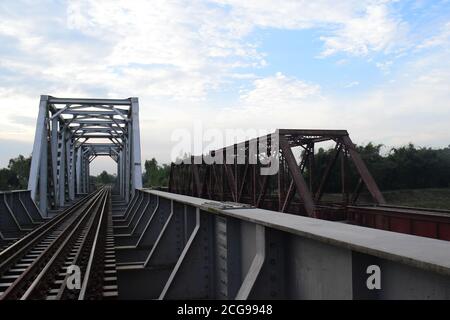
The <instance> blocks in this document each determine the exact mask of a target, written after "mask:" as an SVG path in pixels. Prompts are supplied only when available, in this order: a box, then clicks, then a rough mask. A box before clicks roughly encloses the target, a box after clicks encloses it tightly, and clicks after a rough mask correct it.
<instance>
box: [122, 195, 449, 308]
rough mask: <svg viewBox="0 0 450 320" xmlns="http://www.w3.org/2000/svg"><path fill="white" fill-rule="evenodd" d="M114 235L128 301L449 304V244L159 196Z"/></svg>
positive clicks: (135, 202) (133, 204) (138, 198)
mask: <svg viewBox="0 0 450 320" xmlns="http://www.w3.org/2000/svg"><path fill="white" fill-rule="evenodd" d="M147 210H148V211H147ZM115 225H116V228H115V241H116V253H117V261H118V281H119V287H120V288H121V290H120V292H119V294H120V295H121V297H120V298H124V299H131V298H140V299H196V298H199V299H200V298H201V299H260V298H261V299H280V298H284V299H450V250H449V243H448V241H442V240H435V239H430V238H423V237H418V236H412V235H407V234H399V233H394V232H389V231H384V230H377V229H370V228H365V227H360V226H355V225H348V224H344V223H340V222H331V221H326V220H319V219H314V218H309V217H302V216H297V215H291V214H285V213H280V212H274V211H268V210H262V209H257V208H252V207H248V206H239V205H237V206H236V205H233V206H231V205H230V204H225V203H221V202H217V201H211V200H207V199H200V198H195V197H190V196H184V195H178V194H173V193H168V192H163V191H156V190H139V191H138V192H137V194H136V195H135V196H134V197H133V199H132V200H131V201H130V204H129V207H128V208H127V210H126V211H125V213H124V215H123V216H122V217H116V221H115ZM119 225H122V227H118V226H119ZM121 231H124V232H121ZM370 265H377V266H379V267H380V269H381V289H380V290H369V289H368V288H367V285H366V281H367V279H368V277H369V275H368V274H367V267H368V266H370Z"/></svg>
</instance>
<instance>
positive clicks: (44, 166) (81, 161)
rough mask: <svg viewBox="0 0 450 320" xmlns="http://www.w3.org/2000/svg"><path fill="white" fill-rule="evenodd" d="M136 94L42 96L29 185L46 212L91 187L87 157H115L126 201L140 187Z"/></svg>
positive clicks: (89, 158)
mask: <svg viewBox="0 0 450 320" xmlns="http://www.w3.org/2000/svg"><path fill="white" fill-rule="evenodd" d="M139 131H140V130H139V102H138V98H128V99H66V98H55V97H51V96H47V95H43V96H41V100H40V104H39V115H38V119H37V125H36V133H35V139H34V145H33V154H32V162H31V169H30V179H29V183H28V189H29V190H30V191H31V197H32V198H33V200H35V201H36V202H37V203H39V208H40V209H41V211H42V212H44V213H45V212H47V209H53V208H57V207H61V206H64V205H66V204H67V202H68V201H71V200H73V199H75V196H76V194H83V193H88V192H89V191H91V190H90V189H91V186H90V183H89V175H90V172H89V163H90V162H91V161H92V160H93V159H95V158H96V157H98V156H109V157H111V158H112V159H113V160H114V161H115V162H117V186H116V187H117V189H118V192H119V194H120V195H121V196H122V197H123V198H124V199H125V200H126V201H127V202H128V201H129V199H130V197H131V196H133V194H134V192H135V189H138V188H142V170H141V147H140V132H139Z"/></svg>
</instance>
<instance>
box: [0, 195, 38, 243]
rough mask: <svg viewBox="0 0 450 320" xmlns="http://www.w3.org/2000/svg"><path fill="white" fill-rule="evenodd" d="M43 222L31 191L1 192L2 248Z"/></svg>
mask: <svg viewBox="0 0 450 320" xmlns="http://www.w3.org/2000/svg"><path fill="white" fill-rule="evenodd" d="M43 221H44V219H43V217H42V215H41V212H40V211H39V209H38V208H37V206H36V204H35V203H34V201H33V200H32V199H31V195H30V191H29V190H15V191H2V192H0V248H1V247H3V246H4V245H6V244H8V243H10V242H11V241H12V240H15V239H17V238H19V237H21V236H23V235H24V234H25V233H27V232H28V231H30V230H32V229H33V228H34V227H36V226H38V225H39V224H41V223H42V222H43Z"/></svg>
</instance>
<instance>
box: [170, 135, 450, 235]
mask: <svg viewBox="0 0 450 320" xmlns="http://www.w3.org/2000/svg"><path fill="white" fill-rule="evenodd" d="M276 133H278V138H279V148H278V149H279V150H271V148H270V146H271V135H268V136H262V137H258V138H255V139H252V140H248V141H244V142H241V143H238V144H235V145H232V146H228V147H226V148H222V149H219V150H215V151H211V152H210V154H209V155H210V156H216V155H218V154H222V156H223V159H224V161H225V159H227V154H226V153H227V152H229V151H230V150H232V151H234V156H232V157H230V156H228V161H227V163H224V164H220V163H216V162H213V163H211V162H207V161H205V159H204V158H202V157H200V161H199V157H191V159H190V160H191V161H190V163H181V164H174V163H172V165H171V172H170V180H169V192H173V193H178V194H184V195H190V196H195V197H201V198H207V199H212V200H218V201H233V202H240V203H246V204H250V205H252V206H254V207H257V208H263V209H268V210H274V211H280V212H286V213H292V214H297V215H302V216H309V217H315V218H319V219H326V220H333V221H343V222H346V223H351V224H357V225H361V226H367V227H372V228H377V229H383V230H391V231H395V232H401V233H408V234H415V235H420V236H425V237H431V238H437V239H443V240H450V238H449V237H450V231H449V224H450V211H446V210H441V211H440V212H436V211H433V210H428V209H420V208H408V209H407V210H406V209H404V208H399V207H396V206H389V205H387V204H386V201H385V199H384V197H383V195H382V193H381V191H380V189H379V188H378V186H377V184H376V182H375V179H374V178H373V176H372V175H371V173H370V171H369V169H368V168H367V166H366V164H365V163H364V161H363V159H362V157H361V155H360V154H358V152H357V149H356V147H355V145H354V144H353V142H352V140H351V139H350V136H349V134H348V132H347V131H346V130H302V129H278V130H277V131H276ZM261 139H265V140H267V145H268V146H269V148H268V149H267V150H265V151H264V150H259V148H252V147H251V144H252V143H253V142H256V143H259V142H260V140H261ZM320 143H328V146H329V145H330V144H334V153H333V154H332V157H331V158H330V160H329V162H328V163H327V164H326V166H325V168H319V167H318V164H317V161H316V159H315V155H316V151H317V148H318V145H319V144H320ZM274 145H275V144H274ZM258 146H259V144H258ZM319 146H320V145H319ZM275 151H277V152H278V155H277V159H278V160H279V170H278V171H277V172H276V173H275V174H274V175H262V174H261V168H264V167H266V165H265V164H263V163H261V161H260V159H261V158H264V157H266V158H267V157H269V156H270V153H271V152H275ZM239 154H240V155H244V159H242V158H241V159H239V160H238V157H237V155H239ZM255 158H256V159H257V161H256V163H254V162H253V163H252V161H251V160H252V159H255ZM229 159H232V161H231V163H230V161H229ZM194 160H196V162H195V161H194ZM339 162H340V164H339ZM332 174H334V175H337V176H338V177H340V189H341V190H340V194H341V196H340V197H338V198H336V196H335V195H334V197H332V198H331V199H330V197H326V195H327V193H329V189H330V188H329V178H330V176H331V175H332ZM363 192H365V193H368V194H369V196H370V200H368V201H367V200H365V203H363V202H362V201H361V200H360V198H361V197H360V194H362V193H363ZM424 217H426V219H425V218H424ZM430 220H431V222H430ZM386 221H387V222H386Z"/></svg>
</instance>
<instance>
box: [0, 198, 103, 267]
mask: <svg viewBox="0 0 450 320" xmlns="http://www.w3.org/2000/svg"><path fill="white" fill-rule="evenodd" d="M94 195H95V193H92V194H89V195H87V196H85V197H83V198H82V199H80V200H79V201H77V202H76V203H75V204H74V205H73V206H71V207H69V208H67V209H65V210H64V211H63V212H61V213H60V214H59V215H58V216H56V217H54V218H53V219H51V220H49V221H47V222H45V223H43V224H42V225H40V226H39V227H37V228H35V229H34V230H33V231H31V232H30V233H28V234H26V235H25V236H23V237H22V238H20V239H19V240H17V241H16V242H14V243H13V244H12V245H10V246H9V247H7V248H5V249H4V250H3V251H1V252H0V274H1V270H2V265H3V263H4V262H5V261H6V260H7V259H8V258H9V257H10V256H11V255H13V254H17V253H18V252H19V250H22V249H23V248H24V247H29V246H31V245H33V241H37V240H38V237H39V236H41V235H42V234H44V233H46V232H48V230H49V229H50V228H52V227H54V226H55V225H56V224H58V223H60V222H62V221H63V220H64V219H65V218H66V217H67V216H68V215H69V214H71V213H73V212H74V211H75V210H77V209H78V208H79V207H80V206H82V205H83V204H85V203H86V202H87V201H89V199H91V198H92V197H93V196H94Z"/></svg>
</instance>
